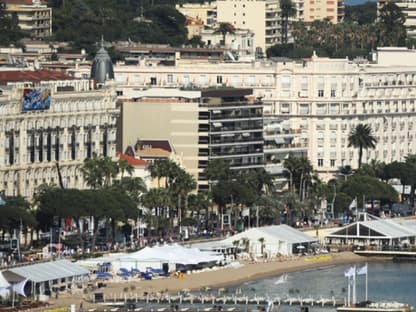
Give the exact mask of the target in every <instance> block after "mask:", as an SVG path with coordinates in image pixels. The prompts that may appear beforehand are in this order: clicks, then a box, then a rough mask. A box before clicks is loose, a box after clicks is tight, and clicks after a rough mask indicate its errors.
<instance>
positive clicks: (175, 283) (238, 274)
mask: <svg viewBox="0 0 416 312" xmlns="http://www.w3.org/2000/svg"><path fill="white" fill-rule="evenodd" d="M369 260H371V261H374V260H380V259H375V258H367V257H362V256H358V255H356V254H354V253H352V252H339V253H330V254H325V255H317V256H301V257H299V256H293V257H291V258H289V259H285V260H282V261H280V260H269V261H262V260H260V261H258V262H256V263H250V262H247V261H240V263H241V266H237V267H222V268H217V269H212V270H206V271H203V272H196V273H191V274H185V276H184V278H183V279H178V278H176V277H173V276H170V277H164V278H156V279H153V280H135V279H133V280H120V281H111V280H109V281H107V282H106V287H102V288H99V289H96V290H95V291H90V292H89V293H88V294H85V293H76V294H70V293H64V294H62V295H60V296H59V299H58V300H56V299H55V298H54V299H51V300H50V303H51V305H52V306H55V307H57V306H69V305H70V304H71V303H75V304H79V303H80V302H81V301H82V300H84V303H83V304H84V307H88V306H90V305H91V303H90V302H88V301H89V298H91V297H92V293H93V292H101V293H103V294H104V296H105V297H106V298H114V297H123V296H125V295H127V296H134V295H136V294H137V295H140V296H141V295H143V294H144V293H161V292H164V293H166V292H168V293H172V294H177V292H178V291H181V290H184V289H186V290H199V289H204V288H207V287H210V288H217V287H227V286H231V285H238V284H241V283H244V282H246V281H249V280H255V279H260V278H265V277H269V276H277V275H280V274H283V273H290V272H296V271H303V270H310V269H314V268H321V267H327V266H335V265H343V264H350V263H354V264H355V263H362V262H368V261H369Z"/></svg>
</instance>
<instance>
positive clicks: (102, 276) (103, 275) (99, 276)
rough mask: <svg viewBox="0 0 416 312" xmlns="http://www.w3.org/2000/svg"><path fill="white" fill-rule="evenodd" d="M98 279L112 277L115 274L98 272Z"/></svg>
mask: <svg viewBox="0 0 416 312" xmlns="http://www.w3.org/2000/svg"><path fill="white" fill-rule="evenodd" d="M96 275H97V279H110V278H113V276H112V275H111V274H110V273H108V272H96Z"/></svg>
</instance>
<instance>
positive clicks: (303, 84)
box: [300, 77, 308, 91]
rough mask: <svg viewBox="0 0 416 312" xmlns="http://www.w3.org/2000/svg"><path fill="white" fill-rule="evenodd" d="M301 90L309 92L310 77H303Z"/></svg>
mask: <svg viewBox="0 0 416 312" xmlns="http://www.w3.org/2000/svg"><path fill="white" fill-rule="evenodd" d="M300 89H301V90H302V91H307V90H308V77H302V78H301V80H300Z"/></svg>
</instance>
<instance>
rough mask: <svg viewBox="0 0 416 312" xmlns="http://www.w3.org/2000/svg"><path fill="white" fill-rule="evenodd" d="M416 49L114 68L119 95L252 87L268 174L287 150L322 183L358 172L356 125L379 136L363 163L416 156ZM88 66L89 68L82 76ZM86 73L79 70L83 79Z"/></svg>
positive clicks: (277, 170) (280, 168) (278, 169)
mask: <svg viewBox="0 0 416 312" xmlns="http://www.w3.org/2000/svg"><path fill="white" fill-rule="evenodd" d="M415 56H416V52H415V51H414V50H404V49H394V48H390V49H389V48H386V49H382V51H378V62H372V63H368V62H362V63H355V62H351V61H348V60H346V59H328V58H320V57H317V56H313V57H312V58H311V59H305V60H303V61H286V62H283V61H282V62H274V61H265V62H253V63H221V64H220V63H212V64H211V63H193V64H182V63H181V62H178V63H177V64H176V65H175V66H159V65H155V64H153V65H152V66H148V65H146V62H143V64H141V65H138V66H124V65H117V66H115V67H114V72H115V79H116V83H117V90H118V93H119V94H122V93H123V90H127V89H135V88H149V87H165V88H178V87H192V86H193V87H198V88H200V87H215V86H217V87H220V86H225V85H227V86H233V87H239V88H245V87H246V88H253V90H254V94H255V95H256V96H258V97H262V99H263V101H264V103H265V107H264V116H265V120H264V139H265V143H264V144H265V146H264V153H265V161H266V169H267V170H268V171H270V172H272V173H276V174H279V173H282V172H283V170H284V169H283V161H284V159H285V158H287V157H288V156H289V153H294V154H295V155H298V156H299V155H304V156H307V157H308V158H309V159H310V160H311V162H312V164H313V166H314V168H315V169H316V170H317V171H318V172H319V173H320V175H321V177H322V178H323V179H330V178H331V177H332V176H333V174H334V173H335V172H336V171H337V170H338V169H339V167H341V166H345V165H351V166H352V167H353V168H356V167H357V163H358V152H357V150H356V149H354V148H349V147H348V135H349V133H350V131H351V129H353V128H354V127H355V126H356V125H357V124H359V123H365V124H369V125H370V126H371V128H372V130H373V135H374V136H375V137H376V138H377V141H378V143H377V146H376V149H374V150H368V151H364V155H363V162H368V161H369V160H371V159H377V160H379V161H384V162H387V163H389V162H391V161H395V160H398V161H400V160H403V159H404V158H405V157H406V156H407V155H408V154H414V153H416V134H415V129H416V103H415V101H416V58H415ZM88 70H89V69H85V73H86V72H87V71H88ZM82 72H83V69H80V70H79V71H78V73H79V74H82Z"/></svg>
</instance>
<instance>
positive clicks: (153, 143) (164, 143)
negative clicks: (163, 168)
mask: <svg viewBox="0 0 416 312" xmlns="http://www.w3.org/2000/svg"><path fill="white" fill-rule="evenodd" d="M134 147H135V150H136V151H143V150H149V149H162V150H165V151H168V152H169V153H172V146H171V145H170V142H169V141H168V140H138V141H137V143H136V145H135V146H134Z"/></svg>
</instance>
